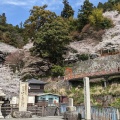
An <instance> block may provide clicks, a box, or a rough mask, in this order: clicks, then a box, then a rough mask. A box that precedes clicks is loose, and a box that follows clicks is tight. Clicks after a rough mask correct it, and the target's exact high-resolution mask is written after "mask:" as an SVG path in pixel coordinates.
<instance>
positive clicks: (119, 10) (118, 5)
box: [114, 3, 120, 13]
mask: <svg viewBox="0 0 120 120" xmlns="http://www.w3.org/2000/svg"><path fill="white" fill-rule="evenodd" d="M114 9H115V10H117V11H118V12H119V13H120V3H117V4H115V5H114Z"/></svg>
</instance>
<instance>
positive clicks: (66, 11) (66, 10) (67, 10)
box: [61, 0, 74, 18]
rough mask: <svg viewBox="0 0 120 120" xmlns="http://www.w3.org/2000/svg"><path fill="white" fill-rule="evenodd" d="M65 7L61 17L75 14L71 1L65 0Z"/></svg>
mask: <svg viewBox="0 0 120 120" xmlns="http://www.w3.org/2000/svg"><path fill="white" fill-rule="evenodd" d="M63 4H64V8H63V11H62V12H61V17H63V18H69V17H73V16H74V10H73V9H72V7H71V6H70V5H69V2H68V1H67V0H63Z"/></svg>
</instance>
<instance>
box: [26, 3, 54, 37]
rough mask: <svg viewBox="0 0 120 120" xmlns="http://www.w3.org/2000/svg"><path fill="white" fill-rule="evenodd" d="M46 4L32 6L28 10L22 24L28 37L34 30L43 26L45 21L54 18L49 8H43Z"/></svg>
mask: <svg viewBox="0 0 120 120" xmlns="http://www.w3.org/2000/svg"><path fill="white" fill-rule="evenodd" d="M46 8H47V5H43V6H40V7H39V6H33V9H32V10H30V17H29V18H28V19H27V20H26V21H25V23H24V26H25V29H26V35H28V36H29V37H30V38H32V37H34V35H35V33H36V31H39V30H40V29H41V28H43V26H44V24H45V23H50V22H52V21H53V20H54V19H55V18H56V14H55V13H54V12H51V11H49V10H45V9H46Z"/></svg>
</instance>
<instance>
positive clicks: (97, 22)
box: [89, 8, 113, 29]
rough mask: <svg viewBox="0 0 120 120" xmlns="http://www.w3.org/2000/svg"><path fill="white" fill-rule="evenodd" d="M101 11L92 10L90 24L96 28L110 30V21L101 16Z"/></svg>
mask: <svg viewBox="0 0 120 120" xmlns="http://www.w3.org/2000/svg"><path fill="white" fill-rule="evenodd" d="M102 14H103V10H102V9H98V8H96V9H94V10H93V11H92V14H91V15H90V16H89V21H90V24H91V25H93V26H95V27H97V28H102V29H105V28H110V27H112V25H113V24H112V21H111V20H110V19H108V18H105V17H104V16H103V15H102Z"/></svg>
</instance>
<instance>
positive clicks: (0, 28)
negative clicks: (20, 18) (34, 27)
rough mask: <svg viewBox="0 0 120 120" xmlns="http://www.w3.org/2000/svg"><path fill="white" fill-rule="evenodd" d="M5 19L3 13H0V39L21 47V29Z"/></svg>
mask: <svg viewBox="0 0 120 120" xmlns="http://www.w3.org/2000/svg"><path fill="white" fill-rule="evenodd" d="M6 19H7V18H6V16H5V13H3V14H2V15H0V41H1V42H4V43H7V44H9V45H13V46H15V47H18V48H21V47H22V46H23V45H24V44H25V41H24V39H23V36H22V34H23V29H22V28H19V26H18V27H14V26H13V25H12V24H7V23H6ZM21 30H22V31H21Z"/></svg>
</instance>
